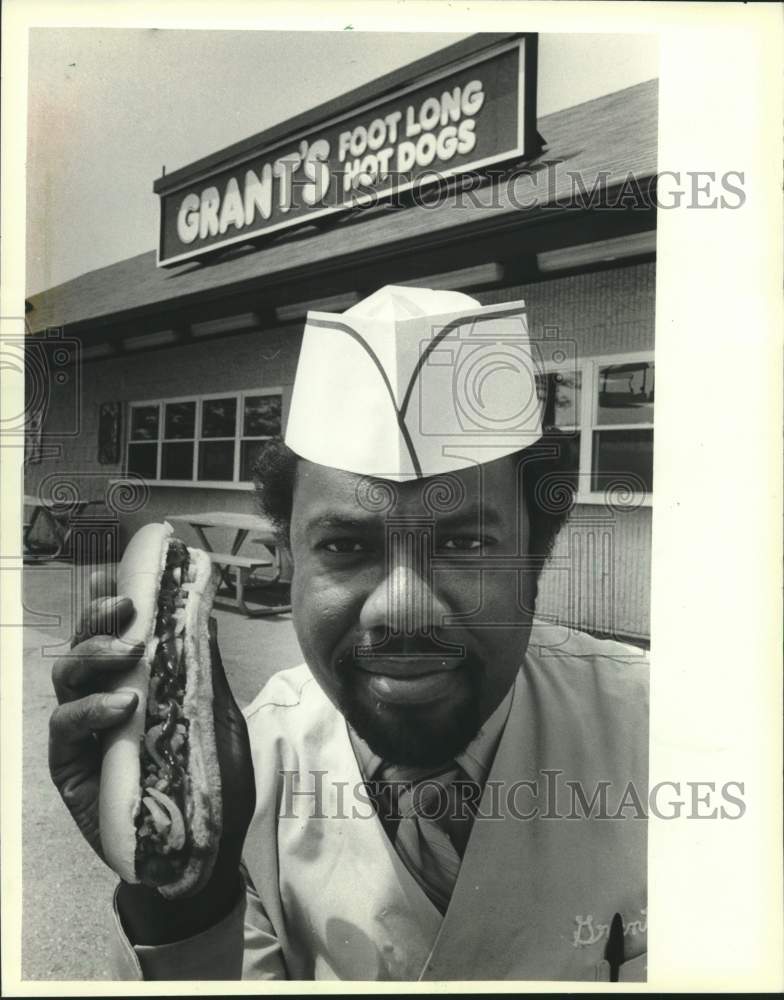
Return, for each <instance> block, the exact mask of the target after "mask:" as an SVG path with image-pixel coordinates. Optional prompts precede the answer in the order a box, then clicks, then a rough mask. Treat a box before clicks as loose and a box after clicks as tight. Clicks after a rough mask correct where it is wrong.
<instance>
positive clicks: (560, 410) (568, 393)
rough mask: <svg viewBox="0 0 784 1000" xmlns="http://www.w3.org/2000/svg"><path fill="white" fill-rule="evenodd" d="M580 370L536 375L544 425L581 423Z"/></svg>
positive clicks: (563, 425)
mask: <svg viewBox="0 0 784 1000" xmlns="http://www.w3.org/2000/svg"><path fill="white" fill-rule="evenodd" d="M580 388H581V379H580V372H548V373H547V374H546V375H537V376H536V392H537V395H538V397H539V401H540V402H541V404H542V426H543V427H544V429H545V430H551V429H553V428H556V427H557V428H561V429H562V428H564V427H577V426H578V425H579V423H580Z"/></svg>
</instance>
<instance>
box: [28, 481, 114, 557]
mask: <svg viewBox="0 0 784 1000" xmlns="http://www.w3.org/2000/svg"><path fill="white" fill-rule="evenodd" d="M24 505H25V507H32V508H33V512H32V514H31V515H30V520H29V521H28V520H27V517H26V516H25V519H24V522H23V528H22V551H23V554H24V555H23V558H24V560H25V562H45V561H46V562H48V561H49V560H50V559H57V558H58V557H59V556H60V555H62V553H63V550H64V549H65V548H66V547H67V545H68V542H69V541H70V538H71V534H72V532H73V526H74V521H77V520H78V519H79V518H80V517H81V516H82V514H83V513H84V511H85V509H86V508H87V507H91V506H96V505H98V506H100V505H103V500H76V499H74V500H71V499H69V500H68V501H62V502H58V501H56V500H46V499H44V498H43V497H36V496H31V495H29V494H27V493H26V494H25V495H24ZM40 518H43V520H44V521H45V522H46V523H47V524H48V526H49V528H50V531H51V534H52V537H53V538H54V542H55V548H54V550H53V551H51V552H36V551H35V547H34V546H35V543H34V542H33V541H32V540H31V539H32V532H33V528H35V526H36V524H37V522H38V520H39V519H40Z"/></svg>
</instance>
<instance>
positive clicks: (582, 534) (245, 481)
mask: <svg viewBox="0 0 784 1000" xmlns="http://www.w3.org/2000/svg"><path fill="white" fill-rule="evenodd" d="M535 109H536V37H535V36H523V35H504V36H499V35H478V36H473V37H472V38H470V39H467V40H465V41H463V42H460V43H458V44H456V45H453V46H451V47H450V48H448V49H444V50H442V51H440V52H438V53H436V54H435V55H432V56H429V57H427V58H425V59H422V60H419V61H418V62H416V63H414V64H411V65H409V66H406V67H404V68H403V69H401V70H399V71H396V72H395V73H392V74H389V75H387V76H385V77H383V78H381V79H379V80H376V81H375V82H373V83H372V84H370V85H368V86H365V87H362V88H360V89H359V90H357V91H353V92H351V93H350V94H347V95H345V96H343V97H341V98H339V99H337V100H334V101H331V102H329V103H328V104H325V105H322V106H320V107H317V108H314V109H313V110H311V111H308V112H307V113H305V114H303V115H300V116H299V117H297V118H295V119H293V120H290V121H287V122H284V123H282V124H280V125H278V126H275V127H274V128H272V129H269V130H267V131H266V132H264V133H262V134H260V135H257V136H254V137H252V138H250V139H248V140H247V141H244V142H241V143H238V144H236V145H234V146H232V147H230V148H228V149H224V150H221V151H219V152H216V153H215V154H214V155H212V156H209V157H207V158H206V159H204V160H201V161H199V162H197V163H194V164H191V165H189V166H187V167H185V168H183V169H180V170H176V171H174V172H173V173H166V174H164V175H163V176H161V177H160V178H158V179H157V180H156V181H155V184H154V187H155V191H156V192H157V194H158V195H159V197H160V200H161V225H160V232H159V244H158V248H157V250H151V251H150V252H148V253H144V254H141V255H139V256H136V257H132V258H129V259H128V260H124V261H121V262H119V263H117V264H112V265H111V266H108V267H104V268H100V269H98V270H95V271H92V272H90V273H88V274H84V275H82V276H80V277H78V278H76V279H74V280H72V281H69V282H66V283H65V284H63V285H60V286H58V287H55V288H51V289H49V290H48V291H46V292H43V293H41V294H39V295H34V296H32V297H31V298H30V299H29V301H28V304H27V323H28V327H29V330H30V332H31V333H32V334H33V336H32V337H31V338H28V352H27V353H28V357H29V363H28V380H29V381H28V389H29V393H30V392H32V394H33V395H34V396H35V393H36V392H38V394H39V396H40V397H41V400H40V406H39V407H38V410H37V411H35V412H33V410H31V409H30V406H28V410H29V411H30V413H31V414H32V417H31V419H30V425H29V427H28V431H29V434H30V440H29V442H28V449H27V462H26V482H25V492H26V494H29V495H40V496H43V497H45V498H58V496H59V497H62V496H63V493H64V492H65V493H68V491H69V490H70V491H71V492H74V491H75V492H77V493H78V494H79V495H80V496H82V497H85V496H89V497H90V498H93V497H97V498H100V497H102V496H106V495H108V493H109V492H111V494H112V496H111V503H110V505H109V506H110V508H111V512H113V513H114V514H115V516H117V515H118V517H119V538H120V544H121V545H122V543H124V541H125V540H126V539H127V538H128V537H129V534H130V533H132V532H133V531H134V530H135V529H136V528H137V527H139V526H140V525H141V524H142V523H145V522H147V521H151V520H161V519H163V518H165V517H166V516H167V515H179V514H186V513H188V512H196V511H204V510H213V511H214V510H227V511H229V510H230V511H236V512H250V511H252V510H253V505H254V496H253V487H252V483H251V481H250V480H251V472H250V470H251V467H252V464H253V461H254V458H255V456H256V455H257V454H258V452H259V449H260V448H262V447H263V446H264V442H265V440H267V439H268V438H269V437H270V436H272V435H275V434H278V433H280V432H281V431H282V430H284V429H285V425H286V417H287V412H288V407H289V401H290V397H291V389H292V383H293V380H294V373H295V369H296V364H297V356H298V351H299V347H300V343H301V336H302V330H303V326H304V320H305V315H306V312H307V311H308V310H309V309H318V310H321V311H326V312H341V311H343V310H344V309H346V308H348V307H349V306H351V305H352V304H354V303H355V302H357V301H359V300H360V299H361V298H363V297H365V296H366V295H368V294H369V293H371V292H372V291H374V290H375V289H376V288H378V287H379V286H381V285H384V284H407V283H408V284H416V285H421V286H424V287H432V288H440V289H457V290H460V291H462V292H465V293H467V294H469V295H472V296H474V297H475V298H477V299H478V300H479V301H480V302H481V303H482V304H490V303H499V302H506V301H513V300H517V299H524V300H525V301H526V304H527V310H528V319H529V329H530V334H531V337H532V341H533V342H534V345H535V346H536V345H538V346H537V350H540V355H539V356H540V357H541V359H542V376H541V378H540V388H541V394H542V398H543V400H544V402H545V421H546V423H547V424H548V425H553V426H558V427H560V428H563V429H566V430H570V431H572V432H573V435H574V440H575V442H576V444H577V448H576V450H575V456H576V457H575V463H576V468H575V471H576V473H577V476H578V480H577V481H578V491H577V505H576V506H575V508H574V510H573V511H572V514H571V515H570V519H569V522H568V524H567V526H566V528H565V529H564V531H563V532H562V534H561V536H560V538H559V540H558V543H557V546H556V549H555V551H554V553H553V557H552V560H551V563H550V565H549V567H548V569H547V570H546V572H545V575H544V577H543V580H542V585H541V591H540V599H539V611H540V613H541V614H543V615H544V616H547V617H551V618H554V619H556V620H560V621H563V622H566V623H569V624H573V625H576V626H578V627H582V628H586V629H588V630H591V631H594V632H596V633H599V634H615V635H618V636H622V637H628V638H631V639H633V640H640V641H643V642H644V641H645V640H647V638H648V636H649V596H650V559H651V513H652V503H653V399H654V357H653V349H654V302H655V269H656V267H655V245H656V240H655V234H656V207H655V190H654V185H655V176H656V167H657V164H656V148H657V81H655V80H651V81H648V82H645V83H641V84H639V85H636V86H633V87H630V88H628V89H625V90H622V91H619V92H616V93H611V94H607V95H606V96H603V97H599V98H597V99H595V100H591V101H588V102H586V103H582V104H578V105H576V106H574V107H570V108H567V109H565V110H562V111H558V112H556V113H553V114H548V115H546V116H543V117H541V118H538V119H537V117H536V110H535ZM151 236H152V234H151ZM151 242H152V239H151ZM42 373H43V374H42ZM44 377H45V384H44V383H42V381H41V379H42V378H44ZM39 390H40V391H39ZM36 413H38V414H39V415H38V417H36Z"/></svg>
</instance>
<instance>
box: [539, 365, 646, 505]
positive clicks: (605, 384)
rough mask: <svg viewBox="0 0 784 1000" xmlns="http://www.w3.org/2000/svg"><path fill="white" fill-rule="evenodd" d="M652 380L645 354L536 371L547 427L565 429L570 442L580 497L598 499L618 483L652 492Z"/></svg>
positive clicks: (643, 492)
mask: <svg viewBox="0 0 784 1000" xmlns="http://www.w3.org/2000/svg"><path fill="white" fill-rule="evenodd" d="M654 384H655V366H654V362H653V357H652V355H648V354H646V355H642V354H634V355H632V354H628V355H618V356H612V357H602V358H591V359H584V360H581V361H579V362H578V364H577V366H576V367H575V368H572V369H571V370H566V369H556V368H553V369H547V370H546V371H545V372H544V373H543V374H541V375H538V376H537V388H538V393H539V398H540V400H541V403H542V424H543V426H544V428H545V430H548V429H558V430H560V431H565V432H567V434H568V435H569V438H568V440H571V441H572V442H573V443H574V450H573V454H572V455H571V456H570V463H571V464H572V465H573V467H574V470H575V472H579V478H578V495H577V499H578V501H582V502H584V503H585V502H597V501H601V500H602V499H603V497H604V493H605V491H606V490H607V489H609V488H611V487H612V485H613V484H619V483H628V484H630V485H631V486H633V488H634V489H633V492H635V493H636V494H637V495H645V496H647V495H649V494H651V493H652V492H653V402H654Z"/></svg>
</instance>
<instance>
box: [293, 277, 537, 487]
mask: <svg viewBox="0 0 784 1000" xmlns="http://www.w3.org/2000/svg"><path fill="white" fill-rule="evenodd" d="M537 374H538V368H537V366H536V364H535V362H534V359H533V356H532V353H531V348H530V344H529V340H528V324H527V322H526V315H525V303H524V302H506V303H503V304H502V305H494V306H484V307H483V306H481V305H480V304H479V303H478V302H477V301H476V300H475V299H472V298H471V297H470V296H468V295H463V294H462V293H461V292H442V291H436V290H434V289H429V288H406V287H399V286H395V285H387V286H386V287H384V288H381V289H379V290H378V291H377V292H375V293H374V294H373V295H370V296H369V297H368V298H366V299H364V300H363V301H362V302H359V303H358V304H357V305H355V306H352V307H351V309H348V310H347V311H346V312H344V313H342V314H339V315H337V314H332V313H321V312H309V313H308V316H307V321H306V324H305V334H304V337H303V341H302V350H301V352H300V356H299V364H298V367H297V375H296V379H295V382H294V392H293V396H292V401H291V409H290V412H289V419H288V425H287V429H286V444H287V445H288V446H289V447H290V448H291V449H292V451H295V452H296V453H297V454H298V455H300V456H301V457H302V458H306V459H308V460H309V461H311V462H316V463H318V464H319V465H329V466H332V467H333V468H336V469H344V470H346V471H348V472H355V473H359V474H360V475H370V476H375V477H378V478H382V479H391V480H396V481H401V480H407V479H412V478H417V477H422V476H433V475H436V474H438V473H445V472H453V471H456V470H457V469H464V468H468V467H469V466H472V465H477V464H480V463H484V462H490V461H493V460H494V459H497V458H501V457H503V456H504V455H508V454H511V453H512V452H515V451H518V450H520V449H521V448H526V447H528V446H529V445H531V444H534V443H535V442H536V441H538V440H539V438H540V437H541V433H542V432H541V408H540V404H539V400H538V396H537V389H536V375H537Z"/></svg>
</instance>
